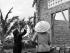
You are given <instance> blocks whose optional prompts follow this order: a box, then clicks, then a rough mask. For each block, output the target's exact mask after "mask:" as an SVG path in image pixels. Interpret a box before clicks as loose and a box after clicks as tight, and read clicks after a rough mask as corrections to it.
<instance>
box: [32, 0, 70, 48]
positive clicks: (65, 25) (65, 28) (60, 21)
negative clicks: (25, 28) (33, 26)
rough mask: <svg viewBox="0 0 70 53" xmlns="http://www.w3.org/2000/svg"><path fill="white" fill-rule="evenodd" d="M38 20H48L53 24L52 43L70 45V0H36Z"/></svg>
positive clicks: (51, 31) (51, 30) (50, 31)
mask: <svg viewBox="0 0 70 53" xmlns="http://www.w3.org/2000/svg"><path fill="white" fill-rule="evenodd" d="M33 6H36V15H37V17H36V22H38V21H40V20H45V21H48V22H49V23H50V25H51V29H50V30H49V33H50V40H51V42H52V45H57V46H62V45H66V46H68V47H69V46H70V0H34V3H33Z"/></svg>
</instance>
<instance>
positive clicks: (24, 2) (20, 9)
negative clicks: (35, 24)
mask: <svg viewBox="0 0 70 53" xmlns="http://www.w3.org/2000/svg"><path fill="white" fill-rule="evenodd" d="M32 3H33V0H0V9H1V10H2V13H3V16H4V17H5V15H6V14H7V12H8V11H9V9H11V8H12V6H13V10H12V13H11V14H10V15H9V18H11V17H12V16H17V15H18V16H20V19H22V18H24V17H26V18H28V17H29V16H33V13H34V11H35V8H33V7H32Z"/></svg>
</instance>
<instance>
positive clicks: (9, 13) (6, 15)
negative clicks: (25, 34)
mask: <svg viewBox="0 0 70 53" xmlns="http://www.w3.org/2000/svg"><path fill="white" fill-rule="evenodd" d="M12 9H13V7H12V8H11V9H10V10H9V11H8V13H7V15H6V17H5V21H6V20H7V18H8V15H9V14H10V13H11V11H12Z"/></svg>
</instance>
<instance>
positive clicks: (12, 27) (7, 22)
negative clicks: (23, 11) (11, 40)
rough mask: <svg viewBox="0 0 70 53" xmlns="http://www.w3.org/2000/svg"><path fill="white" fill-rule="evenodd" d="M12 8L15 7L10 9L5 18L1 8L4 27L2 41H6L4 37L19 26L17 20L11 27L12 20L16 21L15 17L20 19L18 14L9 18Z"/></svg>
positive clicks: (0, 15) (0, 14)
mask: <svg viewBox="0 0 70 53" xmlns="http://www.w3.org/2000/svg"><path fill="white" fill-rule="evenodd" d="M12 9H13V7H12V8H11V9H10V10H9V11H8V13H7V14H6V17H5V19H4V17H3V15H2V12H1V10H0V19H1V28H2V31H1V38H2V39H1V40H2V42H3V41H4V38H5V37H6V36H7V35H8V34H10V33H11V31H12V30H13V29H14V28H16V27H17V22H15V23H14V24H13V25H12V26H11V28H9V27H10V24H11V23H12V22H14V20H15V19H17V20H18V16H13V17H12V18H11V19H10V20H8V16H9V14H10V13H12Z"/></svg>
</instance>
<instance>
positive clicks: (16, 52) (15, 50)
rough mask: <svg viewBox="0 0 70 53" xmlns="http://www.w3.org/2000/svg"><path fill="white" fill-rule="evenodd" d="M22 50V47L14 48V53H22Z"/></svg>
mask: <svg viewBox="0 0 70 53" xmlns="http://www.w3.org/2000/svg"><path fill="white" fill-rule="evenodd" d="M21 51H22V48H21V46H14V47H13V53H21Z"/></svg>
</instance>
